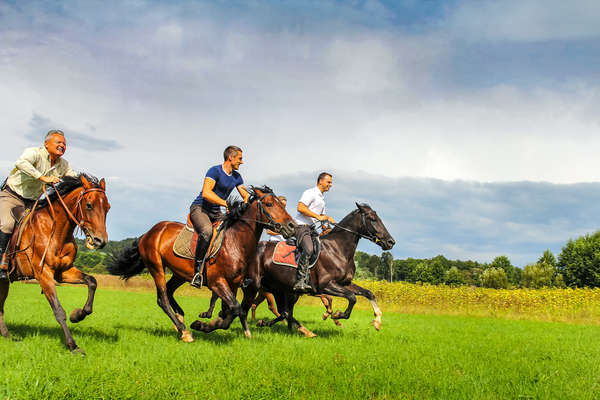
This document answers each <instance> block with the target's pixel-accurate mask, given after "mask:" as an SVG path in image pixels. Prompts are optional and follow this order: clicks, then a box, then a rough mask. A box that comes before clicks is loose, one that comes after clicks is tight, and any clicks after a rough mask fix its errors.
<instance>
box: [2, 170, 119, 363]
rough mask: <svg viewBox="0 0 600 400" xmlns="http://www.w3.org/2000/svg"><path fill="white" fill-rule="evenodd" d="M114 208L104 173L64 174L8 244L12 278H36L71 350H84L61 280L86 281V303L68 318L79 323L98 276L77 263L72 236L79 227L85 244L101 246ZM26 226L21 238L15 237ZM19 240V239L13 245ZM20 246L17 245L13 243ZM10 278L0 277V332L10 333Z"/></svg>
mask: <svg viewBox="0 0 600 400" xmlns="http://www.w3.org/2000/svg"><path fill="white" fill-rule="evenodd" d="M109 209H110V204H109V202H108V198H107V197H106V183H105V181H104V179H102V180H100V181H98V179H97V178H95V177H93V176H90V175H86V174H80V175H79V176H77V177H70V176H66V177H64V178H63V179H62V181H61V182H60V183H58V184H57V185H56V186H54V188H53V189H51V190H49V192H48V194H47V195H46V197H45V198H44V199H42V200H39V201H38V202H37V207H35V210H33V211H31V214H30V215H29V216H26V217H24V218H23V221H22V222H21V224H20V225H16V226H15V231H14V234H13V238H12V240H11V246H10V247H9V248H8V249H7V253H6V254H7V259H8V260H9V278H10V281H11V282H12V281H15V280H22V279H31V278H35V279H36V280H37V281H38V282H39V284H40V286H41V288H42V293H43V294H44V295H45V296H46V299H47V300H48V302H49V303H50V307H52V311H53V312H54V316H55V318H56V321H58V323H59V324H60V326H61V328H62V330H63V332H64V335H65V344H66V346H67V347H68V348H69V350H71V351H72V352H76V353H82V354H85V353H84V352H83V350H81V349H80V348H79V347H78V346H77V343H75V340H74V339H73V336H72V335H71V332H70V330H69V327H68V326H67V316H66V314H65V310H64V309H63V308H62V306H61V304H60V301H59V300H58V296H57V294H56V285H55V280H56V281H57V282H64V283H75V284H84V285H87V287H88V297H87V301H86V302H85V305H84V306H83V308H82V309H81V308H77V309H75V310H73V312H72V313H71V315H70V317H69V319H70V321H71V322H73V323H76V322H80V321H82V320H83V319H84V318H85V317H86V316H88V315H89V314H91V313H92V306H93V303H94V294H95V292H96V286H97V284H96V279H95V278H94V277H93V276H91V275H88V274H85V273H83V272H81V271H80V270H78V269H77V268H75V267H74V266H73V261H74V260H75V256H76V255H77V245H76V244H75V239H74V237H73V232H74V230H75V228H80V229H81V230H82V231H83V233H84V234H85V237H86V242H85V244H86V247H88V248H89V249H100V248H102V247H104V245H105V244H106V243H107V241H108V234H107V233H106V214H107V212H108V210H109ZM20 229H21V230H22V233H21V240H20V241H18V243H17V241H16V238H17V236H19V231H20ZM15 243H16V245H15ZM13 246H16V247H13ZM9 286H10V285H9V282H7V281H4V282H1V283H0V333H1V334H2V336H4V337H9V333H8V329H7V327H6V324H5V323H4V302H5V301H6V297H7V296H8V291H9Z"/></svg>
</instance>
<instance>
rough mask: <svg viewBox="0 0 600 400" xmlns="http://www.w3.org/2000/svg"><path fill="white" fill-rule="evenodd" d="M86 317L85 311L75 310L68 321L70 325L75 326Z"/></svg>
mask: <svg viewBox="0 0 600 400" xmlns="http://www.w3.org/2000/svg"><path fill="white" fill-rule="evenodd" d="M86 315H87V314H86V313H85V311H83V310H82V309H81V308H76V309H74V310H73V312H72V313H71V315H70V316H69V320H70V321H71V322H72V323H74V324H76V323H77V322H79V321H81V320H83V319H84V318H85V317H86Z"/></svg>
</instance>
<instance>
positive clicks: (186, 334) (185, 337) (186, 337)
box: [181, 329, 194, 343]
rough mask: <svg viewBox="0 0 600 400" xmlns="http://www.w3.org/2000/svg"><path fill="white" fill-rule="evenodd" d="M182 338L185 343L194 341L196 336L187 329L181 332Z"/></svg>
mask: <svg viewBox="0 0 600 400" xmlns="http://www.w3.org/2000/svg"><path fill="white" fill-rule="evenodd" d="M181 340H182V341H183V342H184V343H192V342H193V341H194V337H193V336H192V334H191V333H190V331H188V330H187V329H186V330H185V331H183V332H182V333H181Z"/></svg>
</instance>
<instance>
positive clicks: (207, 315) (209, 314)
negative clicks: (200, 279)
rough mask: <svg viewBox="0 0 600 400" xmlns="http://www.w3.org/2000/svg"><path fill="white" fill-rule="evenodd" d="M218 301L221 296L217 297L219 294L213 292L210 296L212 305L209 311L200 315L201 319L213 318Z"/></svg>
mask: <svg viewBox="0 0 600 400" xmlns="http://www.w3.org/2000/svg"><path fill="white" fill-rule="evenodd" d="M218 299H219V296H217V294H216V293H215V292H212V295H211V296H210V305H209V306H208V310H206V311H204V312H203V313H200V314H199V315H198V317H199V318H212V315H213V311H214V310H215V304H217V300H218Z"/></svg>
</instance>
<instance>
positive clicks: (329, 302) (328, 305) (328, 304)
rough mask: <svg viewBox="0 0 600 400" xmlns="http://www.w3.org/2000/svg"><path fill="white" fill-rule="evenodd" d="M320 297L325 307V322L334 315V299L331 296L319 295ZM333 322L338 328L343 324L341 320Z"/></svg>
mask: <svg viewBox="0 0 600 400" xmlns="http://www.w3.org/2000/svg"><path fill="white" fill-rule="evenodd" d="M318 297H319V298H320V299H321V302H322V303H323V306H325V312H324V313H323V321H325V320H326V319H327V317H329V316H330V315H331V314H333V309H332V306H333V299H332V298H331V296H329V295H326V294H322V295H319V296H318ZM332 320H333V322H334V323H335V324H336V325H337V326H342V323H341V322H340V321H339V320H337V319H333V318H332Z"/></svg>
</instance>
